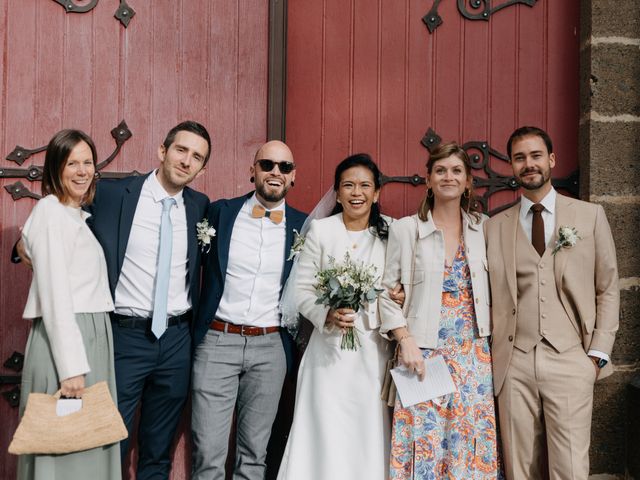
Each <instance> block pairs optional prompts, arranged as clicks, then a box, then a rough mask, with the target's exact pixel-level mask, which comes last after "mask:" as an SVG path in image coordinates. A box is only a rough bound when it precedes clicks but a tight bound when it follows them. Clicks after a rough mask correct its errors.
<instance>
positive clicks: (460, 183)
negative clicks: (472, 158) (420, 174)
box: [427, 155, 472, 203]
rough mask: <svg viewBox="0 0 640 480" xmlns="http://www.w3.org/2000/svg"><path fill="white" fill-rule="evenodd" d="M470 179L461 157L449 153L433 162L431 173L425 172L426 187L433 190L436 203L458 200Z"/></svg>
mask: <svg viewBox="0 0 640 480" xmlns="http://www.w3.org/2000/svg"><path fill="white" fill-rule="evenodd" d="M471 180H472V179H471V176H470V175H469V174H468V173H467V170H466V168H465V164H464V162H463V161H462V159H460V158H458V157H457V156H456V155H450V156H449V157H446V158H443V159H441V160H437V161H435V162H434V163H433V166H432V168H431V173H427V188H430V189H431V190H432V191H433V197H434V200H435V201H436V203H437V202H438V201H440V202H443V201H451V200H457V201H460V198H461V197H462V194H463V193H464V192H465V190H467V189H468V188H471Z"/></svg>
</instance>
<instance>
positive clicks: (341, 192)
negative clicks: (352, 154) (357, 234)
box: [336, 165, 380, 230]
mask: <svg viewBox="0 0 640 480" xmlns="http://www.w3.org/2000/svg"><path fill="white" fill-rule="evenodd" d="M379 195H380V191H379V190H376V184H375V180H374V178H373V172H372V171H371V170H369V169H368V168H367V167H364V166H361V165H358V166H355V167H351V168H348V169H347V170H345V171H344V172H342V175H340V184H339V186H338V190H337V191H336V200H337V201H338V202H339V203H340V204H341V205H342V209H343V210H342V218H343V221H344V223H345V225H347V228H349V226H350V225H352V226H353V229H354V230H355V229H358V230H362V229H364V228H366V227H367V225H368V224H369V215H370V213H371V205H373V204H374V203H375V202H377V201H378V196H379Z"/></svg>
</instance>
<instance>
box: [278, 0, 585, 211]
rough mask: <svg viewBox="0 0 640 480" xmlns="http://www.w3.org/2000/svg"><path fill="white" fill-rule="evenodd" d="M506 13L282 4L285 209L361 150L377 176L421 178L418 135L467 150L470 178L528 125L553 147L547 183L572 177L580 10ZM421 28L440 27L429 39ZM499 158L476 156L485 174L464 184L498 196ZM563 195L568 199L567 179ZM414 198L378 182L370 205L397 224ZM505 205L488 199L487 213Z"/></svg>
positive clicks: (538, 7)
mask: <svg viewBox="0 0 640 480" xmlns="http://www.w3.org/2000/svg"><path fill="white" fill-rule="evenodd" d="M507 3H508V2H507V1H506V0H496V1H493V2H488V1H487V2H485V1H477V2H476V1H464V0H459V1H457V2H456V1H454V0H442V1H441V2H438V1H434V0H377V1H373V0H295V1H290V2H289V4H288V39H287V40H288V41H287V89H286V92H287V104H286V138H287V143H288V144H289V145H290V146H291V147H292V149H293V152H294V155H295V157H296V161H297V163H298V164H299V168H298V176H297V178H296V188H295V189H294V191H293V192H292V195H291V197H292V200H293V201H294V202H295V204H296V205H298V206H300V207H302V208H303V209H310V208H311V207H312V206H313V205H314V204H315V202H316V201H317V200H318V199H319V198H320V197H321V196H322V194H323V193H324V192H325V191H326V190H327V189H328V188H330V186H331V185H332V176H333V171H334V167H335V165H337V163H338V162H339V161H340V160H342V159H343V158H344V157H346V156H347V155H349V154H351V153H355V152H360V151H364V152H369V153H371V154H372V155H373V157H374V159H376V160H377V162H378V164H379V165H380V167H381V170H382V172H384V173H385V174H386V175H388V176H410V175H413V174H415V173H418V174H420V175H424V173H425V168H424V165H425V163H426V160H427V158H428V152H427V149H426V148H425V146H424V145H423V144H421V140H423V137H424V136H425V132H427V130H428V129H429V128H431V129H433V131H434V132H435V133H436V134H437V135H439V136H440V137H441V138H442V140H443V141H450V140H456V141H458V142H460V143H467V142H472V141H478V143H477V144H475V148H471V147H472V145H471V144H469V145H468V146H469V153H471V154H472V155H474V154H475V155H478V156H477V157H472V158H473V159H475V161H476V162H477V163H478V165H477V166H478V167H482V165H481V164H482V162H483V158H484V156H483V150H484V153H489V152H488V150H489V148H492V149H494V150H495V151H497V152H502V153H504V152H505V151H506V147H505V144H506V140H507V138H508V136H509V135H510V133H511V132H512V131H513V130H514V129H515V128H516V127H518V126H522V125H524V124H533V125H537V126H540V127H542V128H544V129H546V130H548V131H549V133H550V134H551V137H552V138H553V139H554V143H555V145H554V146H555V151H556V155H557V158H558V162H557V164H556V168H555V169H554V172H553V173H554V178H556V181H557V182H558V183H562V181H561V180H562V179H563V178H564V177H566V176H568V175H570V174H571V173H572V172H574V171H575V169H576V168H577V154H578V145H577V139H578V120H579V119H578V50H579V43H578V42H579V40H578V31H577V29H578V20H579V1H578V0H562V1H550V0H538V1H536V0H521V1H520V2H518V3H520V4H519V5H510V6H508V5H507ZM511 3H513V2H511ZM525 3H527V4H529V5H533V6H527V5H524V4H525ZM489 7H491V8H489ZM502 7H504V8H502ZM485 13H486V15H484V14H485ZM472 16H476V17H479V18H480V19H479V20H478V19H471V18H468V17H472ZM423 17H424V20H423ZM427 23H431V24H432V26H433V24H438V23H439V25H438V26H437V28H435V30H434V31H433V32H432V33H431V32H430V30H429V29H428V28H427ZM424 141H425V143H426V144H429V143H428V138H425V139H424ZM498 156H499V155H498ZM498 156H496V155H488V156H487V160H488V162H487V165H486V167H488V168H490V169H492V170H491V171H489V170H488V168H478V170H476V171H475V172H474V173H475V174H476V175H477V176H478V177H479V178H485V179H486V178H487V176H489V174H491V177H493V176H494V175H495V174H499V175H502V176H505V177H507V178H505V179H498V180H497V181H491V182H489V183H490V184H492V185H494V186H499V185H502V186H503V187H504V186H507V187H508V186H509V183H508V177H509V176H510V170H511V169H510V166H509V165H508V164H507V163H505V162H504V160H501V159H500V158H498ZM563 185H565V184H563ZM565 186H571V187H575V188H577V177H575V178H573V177H572V178H570V179H567V181H566V185H565ZM492 191H493V190H492ZM482 192H483V190H480V193H482ZM574 193H575V191H574ZM423 194H424V187H423V186H419V187H417V188H416V187H414V186H411V185H410V184H401V183H390V184H387V186H385V187H384V188H383V191H382V195H381V205H382V207H383V210H384V211H385V212H386V213H388V214H390V215H392V216H394V217H399V216H403V215H407V214H410V213H413V212H415V211H416V209H417V206H418V204H419V201H420V199H421V198H422V196H423ZM515 195H516V194H515V192H514V190H513V189H510V188H507V189H506V190H504V191H502V192H499V193H497V194H496V195H488V196H487V197H488V207H489V208H490V209H494V208H496V207H498V206H500V205H503V204H505V203H508V202H511V201H513V200H514V199H515Z"/></svg>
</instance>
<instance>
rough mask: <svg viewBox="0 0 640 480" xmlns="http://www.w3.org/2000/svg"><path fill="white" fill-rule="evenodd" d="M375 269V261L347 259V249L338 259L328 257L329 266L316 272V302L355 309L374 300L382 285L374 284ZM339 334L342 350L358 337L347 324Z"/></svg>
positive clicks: (351, 346)
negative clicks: (369, 263) (372, 262)
mask: <svg viewBox="0 0 640 480" xmlns="http://www.w3.org/2000/svg"><path fill="white" fill-rule="evenodd" d="M376 273H377V269H376V267H375V265H365V264H364V263H362V262H356V261H354V260H353V259H351V257H350V255H349V252H347V253H346V254H345V256H344V260H343V261H342V263H337V262H336V259H335V258H333V257H329V268H327V269H325V270H319V271H318V272H317V273H316V279H317V283H316V285H315V289H316V296H317V297H318V298H317V299H316V304H318V305H325V306H328V307H330V308H332V309H334V310H337V309H338V308H351V309H352V310H353V311H354V312H357V311H358V310H359V309H360V307H364V306H365V305H366V304H367V303H371V302H373V301H375V300H376V298H377V296H378V295H379V294H380V292H382V289H379V288H376V287H375V283H376V281H377V279H378V277H377V276H376ZM346 330H347V331H346V332H345V333H344V334H343V335H342V342H341V344H340V348H341V349H342V350H357V349H358V347H359V346H360V340H359V339H358V334H357V333H356V331H355V328H354V327H347V329H346Z"/></svg>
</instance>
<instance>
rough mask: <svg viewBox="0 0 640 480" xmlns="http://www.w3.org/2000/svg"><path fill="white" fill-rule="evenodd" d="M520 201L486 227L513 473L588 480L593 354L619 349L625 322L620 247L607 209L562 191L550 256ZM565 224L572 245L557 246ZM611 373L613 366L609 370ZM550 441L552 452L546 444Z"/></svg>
mask: <svg viewBox="0 0 640 480" xmlns="http://www.w3.org/2000/svg"><path fill="white" fill-rule="evenodd" d="M519 212H520V203H518V204H516V205H515V206H513V207H511V208H509V209H508V210H505V211H504V212H502V213H500V214H498V215H496V216H495V217H494V218H492V219H491V220H490V221H489V222H487V223H486V236H487V245H488V247H487V258H488V262H489V274H490V280H491V297H492V303H493V308H492V321H493V326H492V355H493V366H494V388H495V394H496V395H497V397H498V412H499V420H500V429H501V437H502V443H503V453H504V463H505V469H506V473H507V478H508V479H510V480H512V479H514V480H525V479H541V478H544V477H545V476H546V474H545V472H544V470H546V468H547V467H546V466H543V465H544V464H545V459H546V458H548V470H549V472H548V473H549V476H550V478H551V479H552V480H553V479H586V478H587V476H588V473H589V457H588V453H589V441H590V432H591V411H592V405H593V383H594V381H595V380H596V369H595V367H594V365H593V363H592V362H591V360H590V359H589V357H588V356H587V352H588V351H590V350H595V351H598V352H602V353H604V354H606V355H610V354H611V349H612V347H613V342H614V338H615V332H616V330H617V328H618V311H619V303H620V301H619V296H620V294H619V289H618V272H617V264H616V254H615V247H614V243H613V238H612V235H611V230H610V228H609V224H608V222H607V220H606V217H605V214H604V210H603V209H602V207H601V206H599V205H594V204H590V203H587V202H582V201H579V200H575V199H572V198H568V197H565V196H562V195H558V196H557V199H556V206H555V228H554V232H553V235H552V237H551V241H550V242H549V244H548V245H547V246H546V251H545V252H544V254H543V255H542V256H540V255H538V253H537V252H536V250H535V249H534V248H533V245H532V244H531V242H530V241H529V240H528V238H527V236H526V235H525V232H524V231H523V229H522V227H521V224H520V220H519ZM562 226H568V227H575V228H576V230H577V232H578V235H579V237H580V238H579V239H578V240H577V242H576V244H575V245H574V246H572V247H563V248H560V249H559V250H558V251H557V253H556V254H555V255H554V254H553V253H552V250H553V248H554V245H555V243H556V240H557V236H558V229H559V227H562ZM611 371H612V368H611V362H609V363H608V364H607V365H606V366H605V367H604V368H603V369H602V371H601V372H600V375H599V378H603V377H605V376H607V375H608V374H610V373H611ZM545 445H546V448H545Z"/></svg>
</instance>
